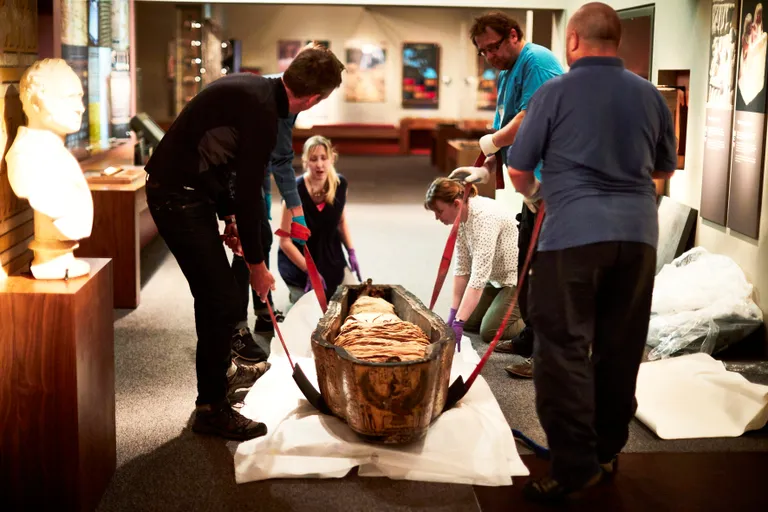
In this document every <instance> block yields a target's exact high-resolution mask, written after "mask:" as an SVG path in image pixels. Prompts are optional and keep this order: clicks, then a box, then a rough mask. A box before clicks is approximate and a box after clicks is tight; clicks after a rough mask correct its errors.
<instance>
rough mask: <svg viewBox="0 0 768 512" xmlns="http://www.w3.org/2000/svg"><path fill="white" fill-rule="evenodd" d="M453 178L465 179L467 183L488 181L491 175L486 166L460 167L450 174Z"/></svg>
mask: <svg viewBox="0 0 768 512" xmlns="http://www.w3.org/2000/svg"><path fill="white" fill-rule="evenodd" d="M448 177H449V178H450V179H452V180H463V181H464V182H465V183H482V184H485V183H488V180H489V179H490V177H491V175H490V173H489V172H488V169H486V168H485V167H471V166H470V167H459V168H457V169H454V170H453V172H452V173H451V174H450V175H449V176H448Z"/></svg>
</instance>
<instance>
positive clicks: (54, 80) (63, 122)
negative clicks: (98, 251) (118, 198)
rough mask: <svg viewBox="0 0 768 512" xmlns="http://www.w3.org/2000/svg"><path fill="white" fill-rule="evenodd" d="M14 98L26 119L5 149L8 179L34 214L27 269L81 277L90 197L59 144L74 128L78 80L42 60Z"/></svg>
mask: <svg viewBox="0 0 768 512" xmlns="http://www.w3.org/2000/svg"><path fill="white" fill-rule="evenodd" d="M19 96H20V97H21V103H22V106H23V108H24V113H25V114H26V116H27V119H28V123H27V125H26V126H21V127H19V130H18V132H17V134H16V138H15V140H14V142H13V145H12V146H11V148H10V149H9V150H8V153H7V155H6V157H5V158H6V162H7V164H8V181H9V182H10V185H11V188H12V189H13V192H14V193H15V194H16V195H17V196H19V197H20V198H25V199H27V200H28V201H29V204H30V205H31V206H32V209H33V210H34V226H35V237H34V240H33V241H32V242H31V243H30V245H29V248H30V249H32V251H33V252H34V259H33V260H32V265H31V270H32V275H33V276H34V277H35V278H36V279H65V278H73V277H78V276H82V275H86V274H88V273H89V271H90V265H89V264H88V263H87V262H86V261H83V260H79V259H76V258H75V256H74V254H73V251H74V250H75V249H76V248H77V247H78V245H79V244H78V240H81V239H83V238H87V237H88V236H90V234H91V227H92V226H93V198H92V196H91V191H90V190H89V189H88V182H87V181H86V180H85V176H84V175H83V172H82V169H81V168H80V165H79V164H78V162H77V160H76V159H75V157H74V156H73V155H72V154H71V153H70V152H69V150H68V149H67V148H66V146H65V145H64V137H65V136H66V135H67V134H69V133H74V132H77V131H78V130H79V129H80V123H81V120H82V116H83V112H85V107H84V106H83V87H82V84H81V82H80V78H79V77H78V76H77V75H76V74H75V72H74V71H72V68H70V67H69V65H68V64H67V63H66V62H65V61H64V60H62V59H44V60H40V61H37V62H35V63H34V64H33V65H32V66H30V67H29V69H27V70H26V72H25V73H24V75H23V76H22V77H21V82H20V83H19Z"/></svg>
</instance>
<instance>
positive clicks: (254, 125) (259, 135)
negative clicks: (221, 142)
mask: <svg viewBox="0 0 768 512" xmlns="http://www.w3.org/2000/svg"><path fill="white" fill-rule="evenodd" d="M276 137H277V118H276V116H275V114H274V113H270V112H265V113H264V118H263V120H260V122H259V121H254V120H253V119H250V118H249V119H247V120H244V121H243V123H242V124H241V127H240V130H239V148H238V152H237V159H236V163H235V194H234V196H235V219H236V221H237V230H238V234H239V235H240V243H241V245H242V247H243V257H244V258H245V261H246V262H248V263H249V264H250V265H257V264H259V263H262V262H263V261H264V249H263V247H262V245H261V225H262V222H263V216H264V199H263V198H262V195H261V189H262V185H263V183H264V172H265V169H266V167H267V163H268V162H269V155H270V153H272V149H273V148H274V146H275V140H276Z"/></svg>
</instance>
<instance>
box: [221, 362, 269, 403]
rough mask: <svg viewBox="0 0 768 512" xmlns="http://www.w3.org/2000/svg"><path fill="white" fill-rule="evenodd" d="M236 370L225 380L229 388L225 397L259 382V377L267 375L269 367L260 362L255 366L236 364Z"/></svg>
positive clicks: (265, 363) (266, 363)
mask: <svg viewBox="0 0 768 512" xmlns="http://www.w3.org/2000/svg"><path fill="white" fill-rule="evenodd" d="M235 366H237V370H235V373H234V374H232V376H231V377H228V378H227V383H228V385H229V388H228V390H227V395H232V394H234V393H236V392H237V391H238V390H241V389H249V388H250V387H251V386H253V384H254V383H255V382H256V381H257V380H259V377H261V376H262V375H264V374H265V373H267V370H269V369H270V367H271V366H272V365H270V364H269V363H268V362H266V361H262V362H260V363H256V364H248V365H246V364H236V365H235Z"/></svg>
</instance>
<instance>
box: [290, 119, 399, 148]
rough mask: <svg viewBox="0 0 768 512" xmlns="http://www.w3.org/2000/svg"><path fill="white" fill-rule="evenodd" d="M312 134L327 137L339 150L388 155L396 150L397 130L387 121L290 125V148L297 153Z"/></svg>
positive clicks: (397, 142) (397, 144)
mask: <svg viewBox="0 0 768 512" xmlns="http://www.w3.org/2000/svg"><path fill="white" fill-rule="evenodd" d="M314 135H322V136H323V137H326V138H328V139H330V140H331V142H332V143H333V146H334V147H335V148H336V151H338V152H339V154H344V155H390V154H397V153H399V152H400V130H399V129H398V128H397V127H396V126H395V125H391V124H328V125H315V126H313V127H312V128H294V129H293V150H294V152H296V154H298V155H300V154H301V151H302V148H303V147H304V142H306V140H307V139H309V138H310V137H312V136H314Z"/></svg>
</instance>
